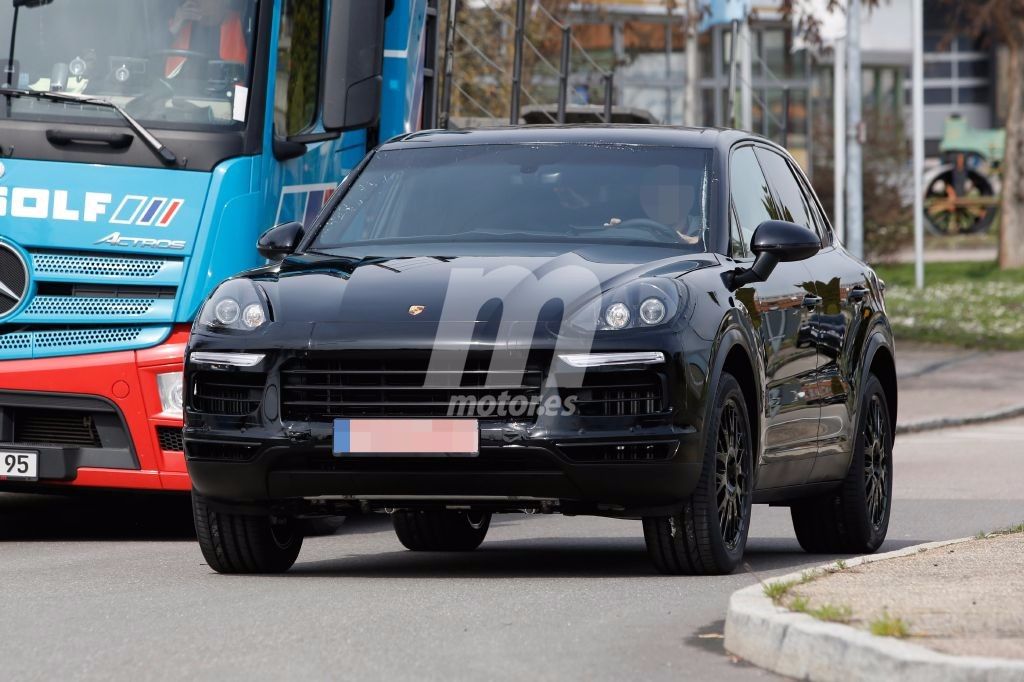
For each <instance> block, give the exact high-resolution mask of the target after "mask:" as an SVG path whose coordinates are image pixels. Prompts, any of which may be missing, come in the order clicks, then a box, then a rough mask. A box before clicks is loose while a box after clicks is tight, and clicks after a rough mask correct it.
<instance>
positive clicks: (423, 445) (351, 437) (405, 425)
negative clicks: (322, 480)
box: [334, 419, 480, 456]
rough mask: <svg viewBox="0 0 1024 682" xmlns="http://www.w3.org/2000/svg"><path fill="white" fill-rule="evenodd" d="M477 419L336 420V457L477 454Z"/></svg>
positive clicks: (478, 447) (478, 437)
mask: <svg viewBox="0 0 1024 682" xmlns="http://www.w3.org/2000/svg"><path fill="white" fill-rule="evenodd" d="M479 450H480V431H479V428H478V426H477V421H476V420H475V419H335V420H334V454H335V455H426V456H430V455H434V456H437V455H464V456H465V455H476V454H478V452H479Z"/></svg>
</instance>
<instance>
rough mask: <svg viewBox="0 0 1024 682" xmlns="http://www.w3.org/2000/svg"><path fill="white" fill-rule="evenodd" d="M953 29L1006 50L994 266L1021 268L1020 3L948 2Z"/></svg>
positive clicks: (1023, 132)
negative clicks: (1003, 147) (1003, 137)
mask: <svg viewBox="0 0 1024 682" xmlns="http://www.w3.org/2000/svg"><path fill="white" fill-rule="evenodd" d="M952 8H953V10H954V11H953V26H954V27H966V28H967V30H968V31H969V32H970V33H972V34H973V35H975V36H980V35H986V36H987V37H988V38H989V39H990V40H992V41H993V42H995V43H997V44H1001V45H1005V46H1006V50H1007V57H1008V59H1007V67H1008V68H1007V69H1006V72H1005V76H1006V86H1007V92H1006V96H1007V103H1008V104H1009V106H1008V107H1007V113H1006V153H1005V155H1004V156H1003V190H1002V197H1001V198H1000V204H999V212H1000V225H1001V227H1000V231H999V267H1000V268H1003V269H1006V268H1021V267H1024V0H979V1H978V2H956V3H952Z"/></svg>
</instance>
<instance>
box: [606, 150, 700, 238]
mask: <svg viewBox="0 0 1024 682" xmlns="http://www.w3.org/2000/svg"><path fill="white" fill-rule="evenodd" d="M637 194H638V197H639V199H640V209H641V210H642V211H643V213H644V215H641V216H639V220H641V221H643V220H649V221H653V222H655V223H658V224H660V225H664V226H665V227H666V228H669V229H671V230H674V231H675V233H676V236H677V237H678V238H679V241H680V242H682V243H684V244H697V243H699V242H700V240H701V236H702V234H703V231H704V219H703V217H702V216H701V215H700V207H699V206H697V202H696V201H695V198H696V194H697V191H696V188H695V187H694V184H693V182H692V181H690V180H688V179H686V178H683V177H681V173H680V169H679V167H678V166H669V165H664V166H657V167H655V168H652V169H651V170H649V171H648V172H647V173H645V174H644V177H643V179H642V181H641V183H640V187H639V188H638V191H637ZM628 222H629V221H628V220H627V221H626V223H627V224H628ZM622 224H623V220H622V219H621V218H612V219H610V220H609V221H608V222H607V223H605V227H607V228H614V227H616V226H617V225H622ZM623 227H626V225H623Z"/></svg>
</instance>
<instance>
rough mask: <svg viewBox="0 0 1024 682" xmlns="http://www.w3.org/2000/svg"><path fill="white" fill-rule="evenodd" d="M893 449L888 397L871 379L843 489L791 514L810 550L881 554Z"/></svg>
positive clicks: (806, 503)
mask: <svg viewBox="0 0 1024 682" xmlns="http://www.w3.org/2000/svg"><path fill="white" fill-rule="evenodd" d="M892 443H893V437H892V424H891V423H890V419H889V405H888V403H887V401H886V399H885V391H884V390H883V389H882V384H881V382H879V380H878V378H877V377H875V376H874V375H871V376H870V377H869V379H868V381H867V383H866V384H865V386H864V396H863V398H862V401H861V409H860V415H859V417H858V425H857V437H856V441H855V443H854V451H853V458H852V460H851V461H850V469H849V471H848V472H847V474H846V478H845V479H844V480H843V484H842V485H841V486H840V487H839V488H838V489H837V490H834V491H831V492H829V493H827V494H825V495H822V496H819V497H815V498H811V499H809V500H805V501H801V502H799V503H797V504H794V505H793V506H792V508H791V514H792V516H793V528H794V530H796V537H797V540H799V541H800V546H801V547H803V548H804V550H806V551H808V552H815V553H827V554H840V553H843V554H865V553H870V552H874V551H875V550H876V549H878V547H879V546H880V545H881V544H882V541H883V540H885V534H886V532H887V531H888V529H889V512H890V509H891V506H892Z"/></svg>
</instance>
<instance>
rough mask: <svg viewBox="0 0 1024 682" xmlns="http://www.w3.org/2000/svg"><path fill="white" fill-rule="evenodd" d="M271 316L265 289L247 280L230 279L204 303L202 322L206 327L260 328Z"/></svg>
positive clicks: (219, 328) (240, 329) (249, 329)
mask: <svg viewBox="0 0 1024 682" xmlns="http://www.w3.org/2000/svg"><path fill="white" fill-rule="evenodd" d="M269 318H270V315H269V313H268V311H267V304H266V301H265V300H264V296H263V292H262V291H260V289H259V288H258V287H257V286H256V285H255V284H254V283H253V282H252V280H248V279H231V280H228V281H227V282H224V284H222V285H220V286H219V287H218V288H217V290H216V291H215V292H214V293H213V296H211V297H210V299H209V300H208V301H207V302H206V304H205V305H204V306H203V311H202V312H201V313H200V314H199V325H200V326H202V327H205V328H206V329H216V330H222V329H233V330H235V331H243V332H248V331H252V330H254V329H259V328H260V327H262V326H263V325H264V324H266V323H267V320H268V319H269Z"/></svg>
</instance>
